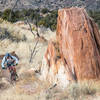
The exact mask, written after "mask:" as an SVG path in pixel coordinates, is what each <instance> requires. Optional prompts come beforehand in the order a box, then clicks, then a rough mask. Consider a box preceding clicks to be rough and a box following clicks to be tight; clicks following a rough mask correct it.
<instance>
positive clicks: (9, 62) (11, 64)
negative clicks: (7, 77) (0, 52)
mask: <svg viewBox="0 0 100 100" xmlns="http://www.w3.org/2000/svg"><path fill="white" fill-rule="evenodd" d="M6 62H7V67H10V66H13V65H14V61H13V59H7V61H6Z"/></svg>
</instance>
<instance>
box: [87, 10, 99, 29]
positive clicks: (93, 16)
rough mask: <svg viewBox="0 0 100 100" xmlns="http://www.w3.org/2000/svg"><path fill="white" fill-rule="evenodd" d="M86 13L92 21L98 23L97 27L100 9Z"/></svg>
mask: <svg viewBox="0 0 100 100" xmlns="http://www.w3.org/2000/svg"><path fill="white" fill-rule="evenodd" d="M88 14H89V16H90V17H92V18H93V19H94V21H95V22H96V23H97V24H98V26H99V28H100V11H92V10H90V11H88Z"/></svg>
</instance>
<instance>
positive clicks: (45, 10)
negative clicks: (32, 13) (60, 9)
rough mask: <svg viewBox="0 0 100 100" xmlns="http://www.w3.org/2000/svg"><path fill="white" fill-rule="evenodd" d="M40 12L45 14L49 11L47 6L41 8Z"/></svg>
mask: <svg viewBox="0 0 100 100" xmlns="http://www.w3.org/2000/svg"><path fill="white" fill-rule="evenodd" d="M41 12H42V13H43V14H46V13H48V12H49V10H48V9H47V8H44V9H42V10H41Z"/></svg>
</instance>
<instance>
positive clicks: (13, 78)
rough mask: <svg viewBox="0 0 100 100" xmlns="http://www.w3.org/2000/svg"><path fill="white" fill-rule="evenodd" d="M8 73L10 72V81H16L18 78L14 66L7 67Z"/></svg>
mask: <svg viewBox="0 0 100 100" xmlns="http://www.w3.org/2000/svg"><path fill="white" fill-rule="evenodd" d="M8 69H9V72H10V80H11V82H12V81H16V79H17V78H18V75H17V72H16V68H15V66H14V65H13V66H10V67H8Z"/></svg>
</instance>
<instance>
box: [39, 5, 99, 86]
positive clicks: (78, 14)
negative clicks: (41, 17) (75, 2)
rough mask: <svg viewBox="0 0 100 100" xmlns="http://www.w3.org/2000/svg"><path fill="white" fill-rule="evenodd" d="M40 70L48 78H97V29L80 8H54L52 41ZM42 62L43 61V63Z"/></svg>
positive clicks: (63, 80)
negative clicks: (54, 31)
mask: <svg viewBox="0 0 100 100" xmlns="http://www.w3.org/2000/svg"><path fill="white" fill-rule="evenodd" d="M44 59H45V60H44V61H43V66H42V68H41V73H42V75H43V76H44V77H45V79H48V80H49V81H50V82H56V83H59V84H61V85H62V86H67V83H69V81H70V80H76V81H77V80H84V79H99V78H100V33H99V30H98V27H97V25H96V24H95V23H94V21H93V20H92V19H91V18H90V17H89V16H88V15H87V13H86V11H85V9H83V8H77V7H72V8H66V9H61V10H59V11H58V19H57V32H56V41H55V42H53V41H51V42H50V43H49V44H48V48H47V51H46V54H45V57H44ZM44 62H45V63H44Z"/></svg>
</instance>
